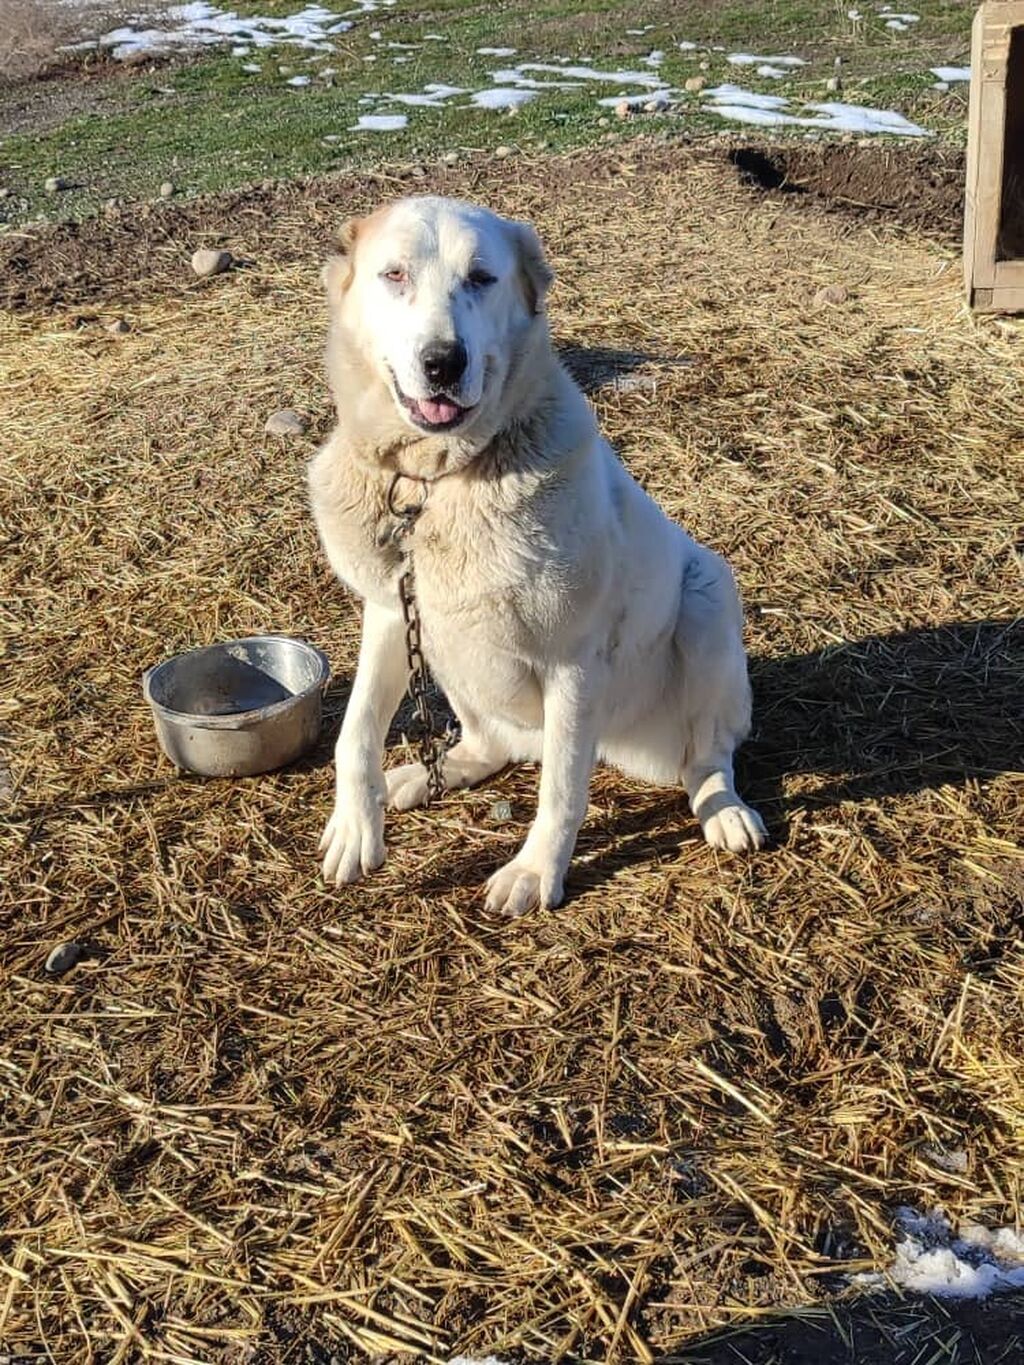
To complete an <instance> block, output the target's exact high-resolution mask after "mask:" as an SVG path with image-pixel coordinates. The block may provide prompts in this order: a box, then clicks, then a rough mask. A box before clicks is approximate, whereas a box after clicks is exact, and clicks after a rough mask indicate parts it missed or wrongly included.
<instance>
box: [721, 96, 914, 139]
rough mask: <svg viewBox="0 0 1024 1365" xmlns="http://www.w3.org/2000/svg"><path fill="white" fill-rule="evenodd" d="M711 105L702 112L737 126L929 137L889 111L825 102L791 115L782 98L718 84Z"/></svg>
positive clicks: (906, 120) (805, 106) (892, 111)
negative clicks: (807, 112) (732, 122)
mask: <svg viewBox="0 0 1024 1365" xmlns="http://www.w3.org/2000/svg"><path fill="white" fill-rule="evenodd" d="M705 94H706V97H707V98H709V99H710V100H711V101H712V102H711V103H710V104H705V105H704V106H703V108H704V109H706V110H708V111H709V112H710V113H712V114H718V115H719V116H720V117H721V118H728V119H733V120H735V121H736V122H737V123H753V124H758V125H760V126H761V127H770V126H773V125H774V126H777V127H785V126H791V127H802V128H821V129H823V130H825V131H827V132H841V133H868V134H875V133H888V134H891V135H896V136H900V137H929V136H930V134H929V132H928V130H927V129H926V128H919V127H918V125H917V124H916V123H911V122H910V120H909V119H906V118H904V117H903V115H902V114H898V113H896V112H895V110H892V109H869V108H867V107H866V106H864V105H861V104H842V103H839V102H836V101H826V102H825V103H822V104H804V105H803V106H802V108H803V109H807V110H809V111H810V114H806V113H792V112H789V111H790V110H791V109H792V104H791V102H790V101H789V100H787V99H784V98H783V97H782V96H781V95H761V94H757V93H756V92H754V91H752V90H743V89H742V88H741V87H739V86H736V85H717V86H714V87H713V88H712V89H710V90H708V91H706V92H705Z"/></svg>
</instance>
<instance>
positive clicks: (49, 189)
mask: <svg viewBox="0 0 1024 1365" xmlns="http://www.w3.org/2000/svg"><path fill="white" fill-rule="evenodd" d="M67 187H68V182H67V181H66V180H64V179H62V178H61V177H60V176H59V175H51V176H47V178H46V180H44V181H43V189H44V190H45V191H46V193H47V194H59V193H60V191H61V190H66V189H67Z"/></svg>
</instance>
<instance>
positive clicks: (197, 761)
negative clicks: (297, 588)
mask: <svg viewBox="0 0 1024 1365" xmlns="http://www.w3.org/2000/svg"><path fill="white" fill-rule="evenodd" d="M330 677H331V668H330V664H329V663H328V662H327V659H326V657H325V656H324V655H323V654H322V653H321V652H320V650H319V649H316V648H315V647H314V646H313V645H309V644H306V642H305V641H304V640H293V639H292V638H291V637H290V636H287V635H251V636H249V637H248V638H246V639H244V640H228V641H226V642H225V643H224V644H219V645H208V646H207V647H206V648H204V649H193V650H189V652H188V653H187V654H177V655H175V657H174V658H173V659H167V660H165V661H164V662H163V663H161V664H157V665H156V666H155V667H154V668H150V669H148V670H147V672H146V673H144V674H143V678H142V690H143V693H144V694H145V697H146V700H147V701H148V702H149V705H150V707H151V709H152V711H153V719H154V721H155V722H156V733H157V737H158V739H159V740H160V747H161V748H162V749H163V751H164V753H165V754H166V755H167V757H168V758H169V759H170V760H171V762H172V763H174V764H175V765H176V766H177V767H179V768H187V769H188V771H189V772H193V773H203V774H204V775H205V776H207V777H247V776H250V775H251V774H253V773H266V772H270V770H271V769H272V768H280V767H283V766H284V764H286V763H291V762H292V761H293V759H296V758H298V757H299V755H300V754H302V753H305V751H306V750H307V749H309V748H311V747H312V745H313V744H315V743H316V739H317V736H318V735H319V733H320V720H321V701H322V698H323V692H324V689H325V687H326V686H327V684H328V682H329V681H330Z"/></svg>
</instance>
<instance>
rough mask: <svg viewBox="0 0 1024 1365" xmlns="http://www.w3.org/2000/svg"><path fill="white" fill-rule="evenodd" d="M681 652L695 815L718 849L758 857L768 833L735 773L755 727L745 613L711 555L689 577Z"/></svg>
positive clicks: (688, 783)
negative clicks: (735, 759)
mask: <svg viewBox="0 0 1024 1365" xmlns="http://www.w3.org/2000/svg"><path fill="white" fill-rule="evenodd" d="M676 647H677V649H678V651H679V654H680V663H681V674H682V700H683V761H682V769H681V773H680V776H681V778H682V783H683V786H684V787H685V788H686V793H687V796H688V797H689V799H690V809H691V810H692V811H693V813H694V815H695V816H696V818H697V819H698V820H699V821H700V826H701V829H702V830H703V831H704V838H705V839H706V840H707V841H708V843H709V844H710V845H711V846H712V847H713V848H723V849H728V850H729V852H730V853H750V852H753V851H754V850H755V849H758V848H761V847H762V846H763V845H764V844H765V842H766V841H767V838H768V836H767V832H766V831H765V827H764V823H763V821H762V820H761V817H760V816H759V815H758V813H757V811H756V810H753V809H751V807H750V806H748V805H747V804H746V803H745V802H744V801H742V800H741V799H740V797H739V795H738V794H737V791H736V787H735V785H734V780H733V770H732V756H733V752H734V750H735V749H736V746H737V745H738V744H740V743H741V742H742V741H743V740H744V739H745V738H746V736H747V733H748V731H749V729H750V683H749V681H748V679H747V660H746V655H745V654H744V652H743V641H742V612H741V608H740V603H739V596H738V594H737V592H736V587H735V584H734V582H733V577H732V572H731V570H730V569H729V566H728V565H727V564H726V562H725V561H724V560H723V559H720V558H719V556H718V555H715V554H712V553H711V552H710V551H707V550H705V551H703V553H702V554H701V556H700V557H699V559H698V560H696V561H694V562H693V563H692V564H691V566H690V568H689V569H688V571H687V574H686V578H685V581H684V587H683V598H682V603H681V605H680V612H679V625H678V628H677V631H676Z"/></svg>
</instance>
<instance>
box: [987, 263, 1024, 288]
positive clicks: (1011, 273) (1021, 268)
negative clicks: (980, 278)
mask: <svg viewBox="0 0 1024 1365" xmlns="http://www.w3.org/2000/svg"><path fill="white" fill-rule="evenodd" d="M993 288H994V289H1024V261H996V267H995V278H994V281H993Z"/></svg>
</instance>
